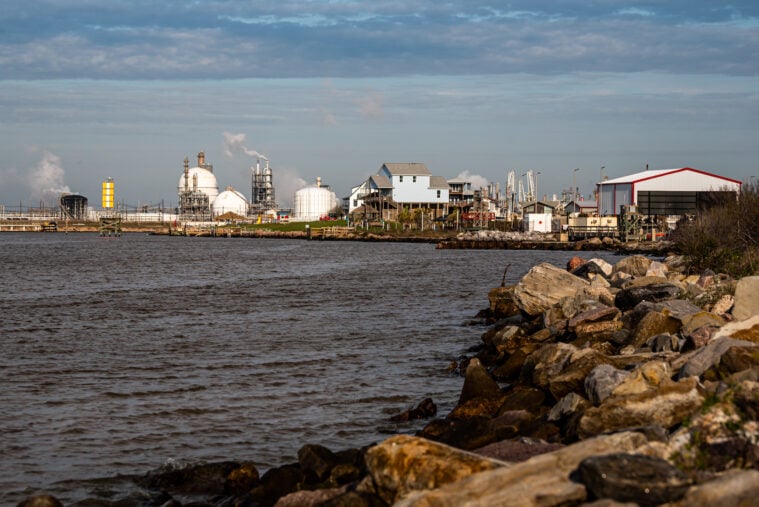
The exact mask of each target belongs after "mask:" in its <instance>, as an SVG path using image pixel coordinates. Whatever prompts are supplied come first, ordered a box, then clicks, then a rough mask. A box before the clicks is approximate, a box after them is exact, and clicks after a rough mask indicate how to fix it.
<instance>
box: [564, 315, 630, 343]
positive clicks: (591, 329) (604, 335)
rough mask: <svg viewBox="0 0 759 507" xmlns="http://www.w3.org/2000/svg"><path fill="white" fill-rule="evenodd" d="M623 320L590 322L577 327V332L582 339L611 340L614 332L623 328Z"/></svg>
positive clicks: (594, 340)
mask: <svg viewBox="0 0 759 507" xmlns="http://www.w3.org/2000/svg"><path fill="white" fill-rule="evenodd" d="M622 327H623V324H622V321H619V320H607V321H605V322H588V323H586V324H580V325H578V326H577V327H576V328H575V334H576V335H577V338H578V339H579V340H581V341H583V340H590V341H593V342H603V341H609V340H610V339H611V337H612V335H613V334H614V333H616V332H617V331H619V330H620V329H622Z"/></svg>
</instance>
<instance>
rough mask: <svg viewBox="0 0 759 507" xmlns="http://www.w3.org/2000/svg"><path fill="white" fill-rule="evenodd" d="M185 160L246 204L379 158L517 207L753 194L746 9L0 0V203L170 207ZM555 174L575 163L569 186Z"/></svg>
mask: <svg viewBox="0 0 759 507" xmlns="http://www.w3.org/2000/svg"><path fill="white" fill-rule="evenodd" d="M199 151H204V152H205V154H206V161H207V162H209V163H211V164H213V166H214V172H215V174H216V177H217V179H218V181H219V186H220V190H223V189H224V188H226V187H227V186H232V187H234V188H236V189H237V190H239V191H241V192H242V193H243V194H245V195H247V196H250V173H251V170H250V168H251V166H253V165H255V163H256V159H257V158H261V159H263V158H266V159H268V160H269V163H270V165H271V167H272V170H273V173H274V181H275V186H276V192H277V194H276V198H277V201H278V202H279V203H280V204H281V205H284V206H287V205H289V204H290V203H291V200H292V194H293V192H294V191H295V190H297V189H298V188H299V187H300V186H302V185H305V184H307V183H313V182H315V180H316V178H317V177H321V178H322V181H323V182H324V183H326V184H328V185H330V186H331V187H332V189H333V190H335V192H336V193H337V195H338V197H345V196H347V195H348V193H349V192H350V189H351V187H352V186H355V185H358V184H360V183H361V182H362V181H363V180H364V179H366V177H368V176H369V175H371V174H375V173H376V172H377V170H378V169H379V168H380V167H381V165H382V164H383V163H384V162H422V163H425V164H426V165H427V167H428V168H429V169H430V171H431V172H432V173H433V174H435V175H440V176H444V177H446V178H449V179H450V178H454V177H457V176H461V175H464V176H466V177H469V178H471V179H472V180H474V181H476V182H485V181H487V182H494V183H496V182H497V183H500V186H501V187H502V188H503V187H505V182H506V178H507V174H508V172H509V171H515V174H516V175H517V178H520V177H521V175H522V174H524V173H526V172H527V171H533V173H535V174H537V173H539V174H538V176H537V178H538V194H540V195H547V196H549V197H550V196H552V195H553V194H558V195H560V194H561V192H562V190H564V189H567V188H569V187H571V186H572V185H574V184H576V185H577V186H579V187H580V192H581V193H583V194H586V195H589V194H590V193H591V192H592V190H593V189H594V188H595V183H596V182H597V181H598V180H599V179H600V178H601V177H602V175H606V176H608V177H612V178H613V177H618V176H623V175H626V174H631V173H634V172H638V171H641V170H644V169H645V168H646V167H647V166H648V167H650V168H651V169H664V168H675V167H693V168H696V169H700V170H703V171H707V172H712V173H715V174H720V175H723V176H727V177H730V178H734V179H738V180H742V181H751V177H752V176H755V177H757V178H759V2H756V0H746V1H733V2H730V3H721V2H714V1H702V0H666V1H665V0H649V1H645V0H642V1H639V2H631V1H617V0H597V1H594V0H556V1H547V0H529V1H527V0H524V1H523V0H515V1H505V2H504V1H490V2H478V1H464V0H453V1H447V2H441V1H439V0H404V1H399V0H373V1H351V0H310V1H304V0H300V1H295V0H279V1H276V2H274V1H255V0H253V1H236V0H195V1H163V2H155V1H154V0H3V8H2V10H0V156H1V157H2V158H0V205H5V206H6V208H12V207H18V206H29V205H35V206H36V205H38V204H39V203H51V204H54V203H55V202H56V201H57V198H58V196H59V195H60V193H61V192H74V193H79V194H82V195H84V196H86V197H88V198H89V200H90V204H91V205H93V206H95V207H99V205H100V184H101V182H102V181H103V180H104V179H105V178H107V177H112V178H113V179H114V182H115V187H116V200H117V201H120V202H121V201H123V202H124V203H125V204H126V205H127V206H142V205H146V204H147V205H158V204H164V205H165V206H170V205H171V206H176V203H177V201H178V198H177V185H178V183H179V179H180V176H181V173H182V167H183V160H184V158H185V157H189V159H190V160H191V161H195V160H196V156H197V153H198V152H199ZM575 169H579V170H577V171H575Z"/></svg>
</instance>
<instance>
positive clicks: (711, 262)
mask: <svg viewBox="0 0 759 507" xmlns="http://www.w3.org/2000/svg"><path fill="white" fill-rule="evenodd" d="M672 240H673V241H674V243H675V246H676V247H677V248H678V250H679V251H680V252H681V253H682V254H683V255H685V256H686V257H687V258H688V261H689V263H690V265H691V266H692V269H693V270H694V271H695V272H701V271H703V270H705V269H711V270H713V271H715V272H723V273H728V274H730V275H732V276H735V277H740V276H749V275H755V274H759V183H746V184H744V185H743V188H742V189H741V193H740V195H739V197H738V199H737V200H735V201H733V200H731V201H729V202H726V203H724V205H722V206H715V207H713V208H711V209H709V210H706V211H703V212H701V213H699V214H698V215H696V216H695V217H693V218H691V219H684V220H682V221H681V222H680V223H678V225H677V229H676V230H675V231H674V233H673V235H672Z"/></svg>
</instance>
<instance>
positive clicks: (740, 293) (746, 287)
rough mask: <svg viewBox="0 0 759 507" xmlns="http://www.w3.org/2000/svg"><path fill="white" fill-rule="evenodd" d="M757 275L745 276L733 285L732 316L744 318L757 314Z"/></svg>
mask: <svg viewBox="0 0 759 507" xmlns="http://www.w3.org/2000/svg"><path fill="white" fill-rule="evenodd" d="M757 295H759V276H747V277H745V278H741V279H740V280H738V284H737V285H736V286H735V305H734V306H733V317H735V319H736V320H744V319H748V318H750V317H753V316H755V315H759V297H757Z"/></svg>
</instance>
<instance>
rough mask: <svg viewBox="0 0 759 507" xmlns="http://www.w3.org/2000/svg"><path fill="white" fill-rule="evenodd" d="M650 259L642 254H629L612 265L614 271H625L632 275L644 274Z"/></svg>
mask: <svg viewBox="0 0 759 507" xmlns="http://www.w3.org/2000/svg"><path fill="white" fill-rule="evenodd" d="M650 265H651V259H649V258H648V257H645V256H643V255H631V256H629V257H625V258H624V259H622V260H620V261H619V262H617V263H616V264H615V265H614V272H615V273H619V272H622V273H627V274H629V275H632V276H645V275H646V272H647V271H648V267H649V266H650Z"/></svg>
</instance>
